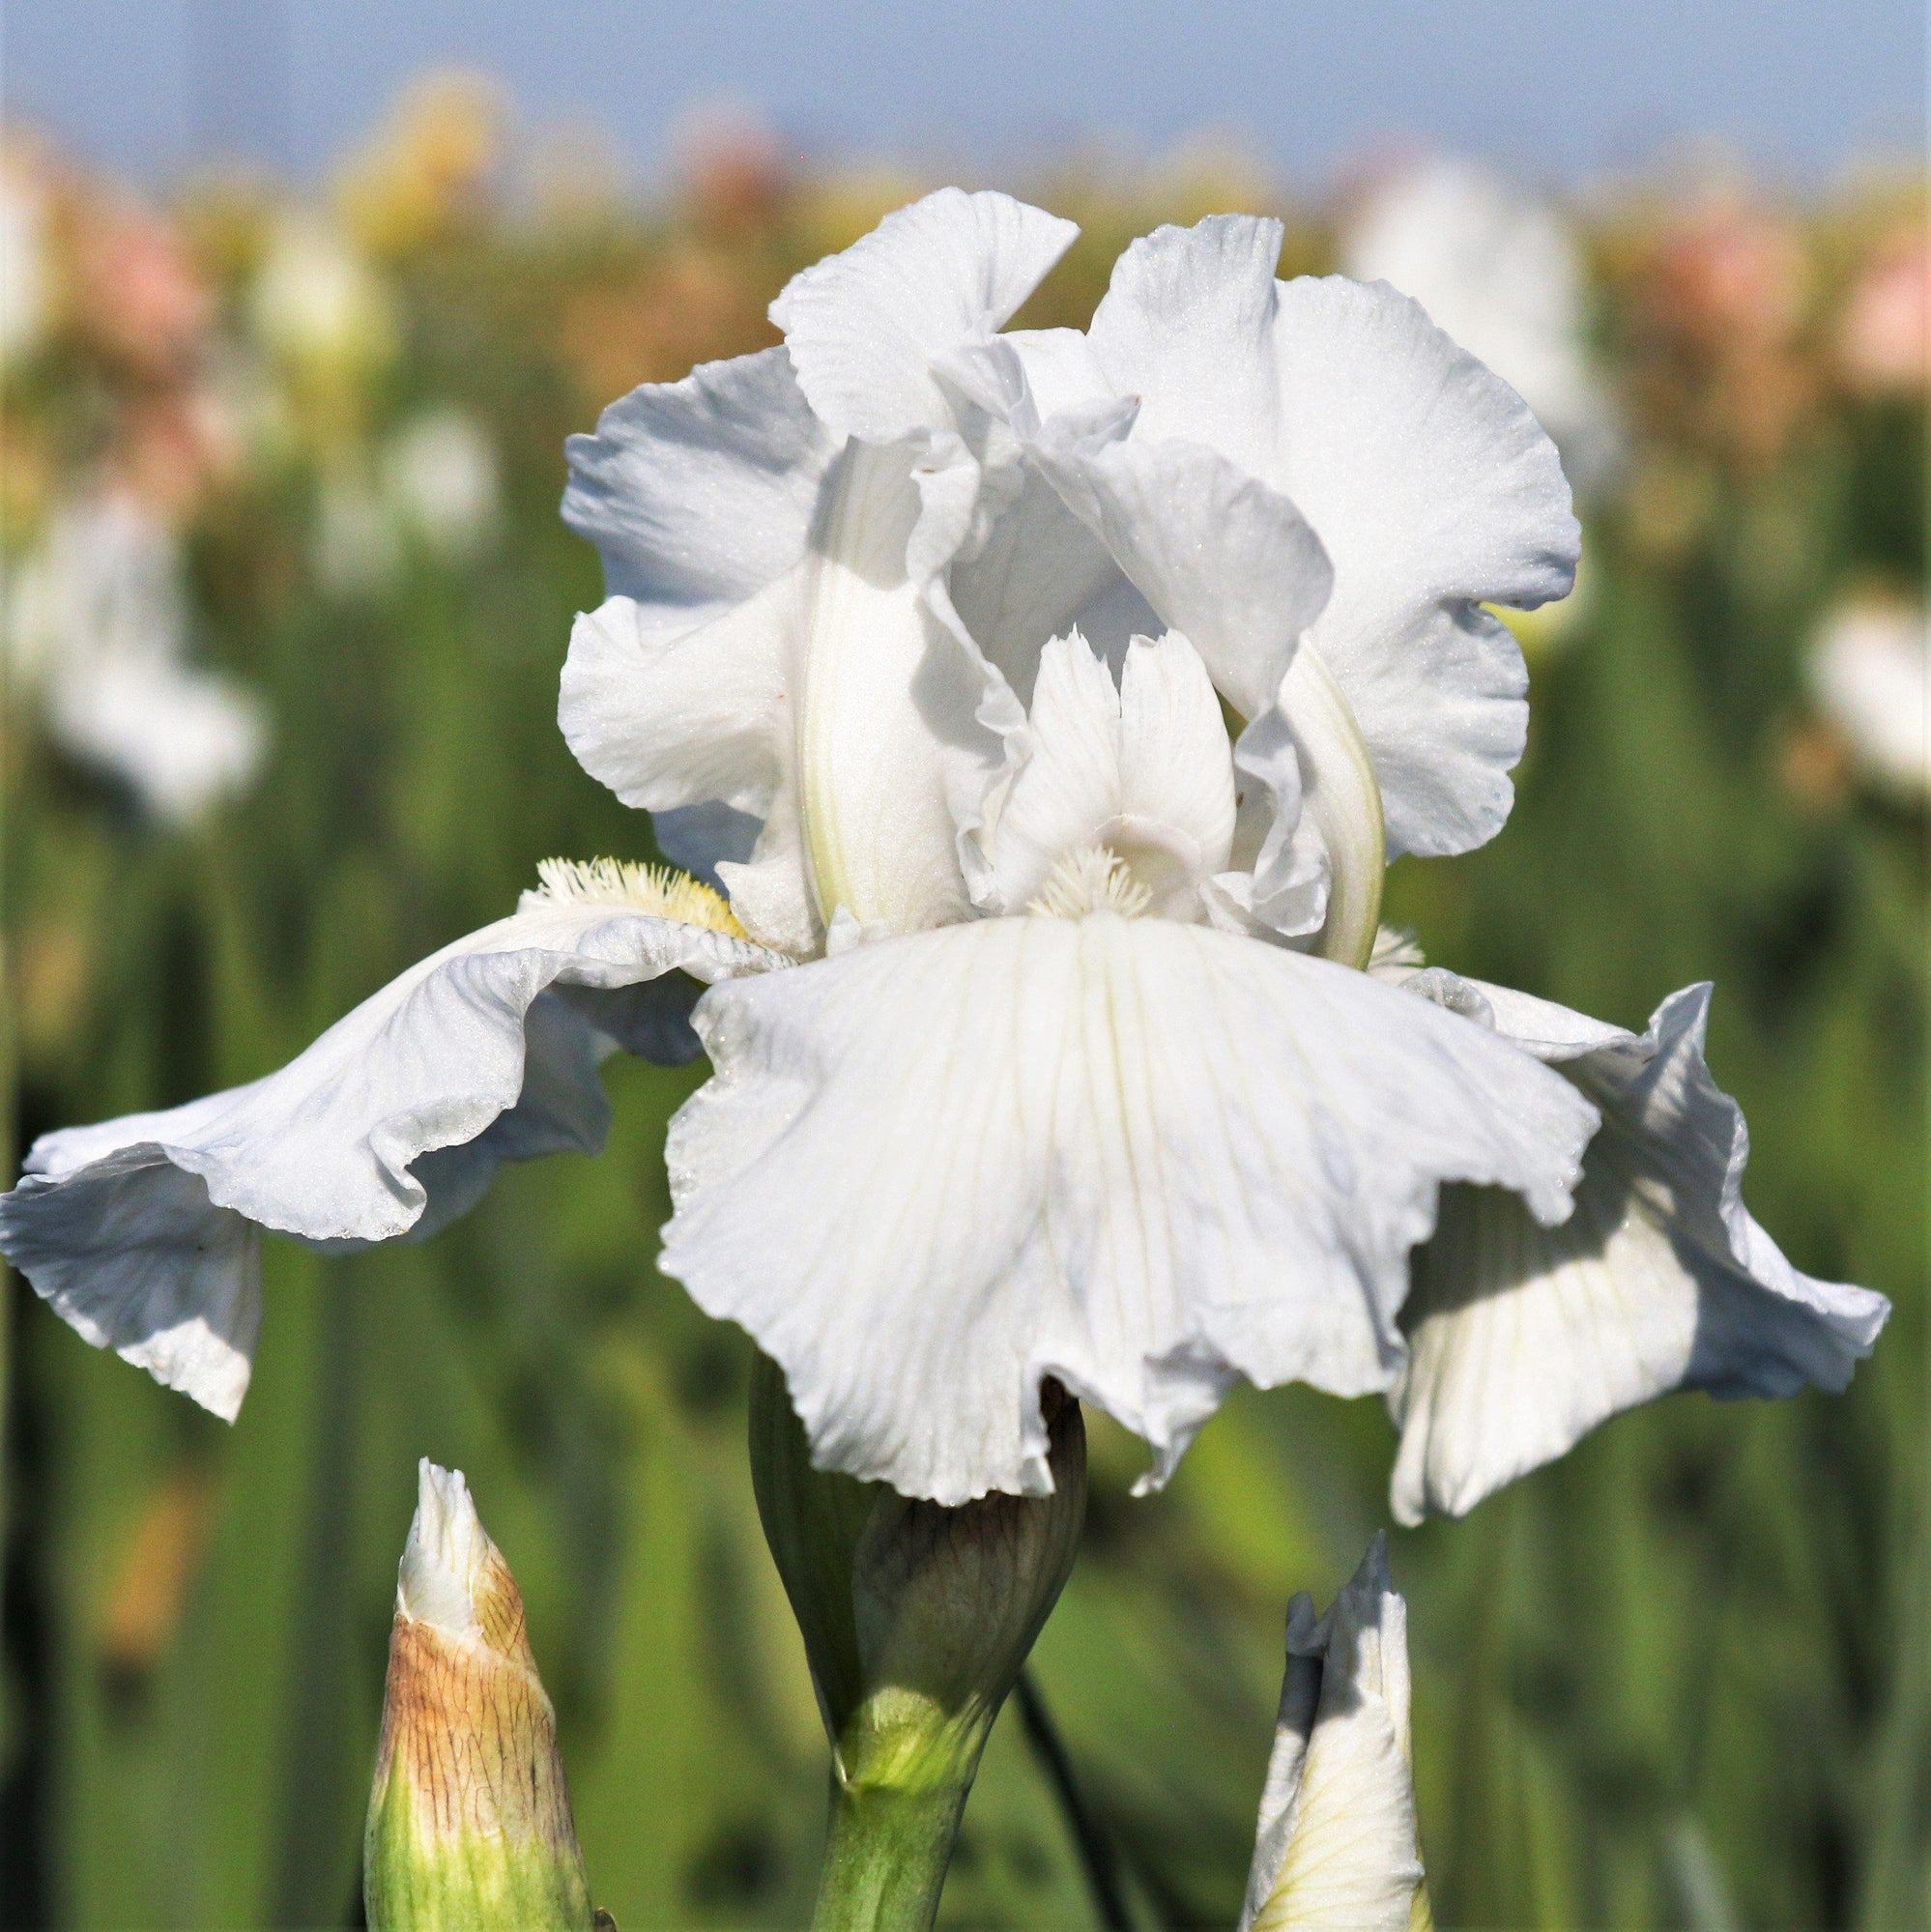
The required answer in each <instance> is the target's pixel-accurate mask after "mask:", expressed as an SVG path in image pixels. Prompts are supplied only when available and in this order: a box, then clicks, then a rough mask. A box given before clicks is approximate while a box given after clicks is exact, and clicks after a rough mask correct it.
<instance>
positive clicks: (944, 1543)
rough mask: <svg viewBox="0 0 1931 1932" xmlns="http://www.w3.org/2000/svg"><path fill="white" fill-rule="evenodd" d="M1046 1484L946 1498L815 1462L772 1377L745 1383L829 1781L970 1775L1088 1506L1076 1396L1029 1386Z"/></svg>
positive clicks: (768, 1524) (764, 1498)
mask: <svg viewBox="0 0 1931 1932" xmlns="http://www.w3.org/2000/svg"><path fill="white" fill-rule="evenodd" d="M1042 1406H1043V1409H1044V1417H1045V1421H1046V1424H1047V1428H1048V1432H1049V1437H1050V1441H1051V1450H1050V1456H1049V1467H1050V1468H1051V1470H1052V1482H1053V1492H1052V1495H1050V1496H1008V1495H1002V1494H997V1493H994V1494H993V1495H989V1496H984V1497H981V1498H980V1499H979V1500H978V1501H977V1502H973V1503H966V1504H964V1505H962V1506H960V1507H958V1508H946V1507H944V1506H942V1505H940V1504H937V1503H930V1502H921V1501H919V1500H917V1499H916V1498H912V1497H908V1496H902V1495H900V1494H899V1493H898V1492H897V1491H896V1490H894V1489H891V1488H888V1487H887V1486H886V1485H884V1484H882V1483H860V1482H857V1481H855V1480H854V1479H853V1478H851V1477H849V1476H840V1475H835V1474H832V1473H830V1472H827V1471H825V1470H821V1469H815V1468H813V1467H812V1463H811V1452H810V1447H809V1445H808V1444H807V1442H806V1440H805V1433H804V1429H803V1427H801V1426H800V1425H799V1423H798V1420H797V1417H796V1416H795V1414H794V1413H793V1409H792V1404H791V1399H790V1398H789V1396H788V1394H787V1393H786V1389H785V1383H784V1376H783V1374H782V1372H781V1371H780V1370H779V1369H778V1368H777V1366H776V1365H775V1364H774V1363H772V1362H770V1361H768V1360H764V1359H763V1358H761V1359H760V1362H759V1364H758V1370H757V1374H756V1377H755V1380H754V1383H753V1390H752V1404H751V1468H752V1475H753V1479H754V1481H755V1484H756V1486H757V1492H758V1508H759V1513H760V1514H761V1515H762V1517H763V1518H764V1534H765V1537H766V1539H767V1540H768V1542H769V1543H770V1545H771V1553H772V1555H773V1556H774V1557H775V1558H776V1560H777V1565H778V1572H779V1574H780V1575H781V1576H782V1577H783V1578H784V1583H785V1589H786V1592H787V1594H788V1595H789V1596H790V1598H791V1600H792V1608H793V1612H794V1613H795V1615H796V1617H797V1620H798V1627H799V1629H800V1630H801V1631H802V1632H803V1635H804V1640H805V1653H806V1656H807V1658H809V1659H810V1663H811V1671H812V1680H813V1682H814V1684H815V1685H816V1686H817V1687H818V1694H819V1703H820V1706H821V1709H822V1711H823V1713H824V1720H825V1728H826V1729H827V1730H828V1731H829V1732H830V1734H831V1742H832V1748H833V1751H834V1754H835V1756H836V1760H837V1768H838V1773H839V1777H840V1780H841V1781H842V1782H846V1783H857V1782H871V1781H879V1782H886V1783H890V1782H896V1781H898V1780H900V1779H901V1778H902V1777H903V1778H909V1779H911V1780H913V1781H923V1780H924V1779H925V1778H926V1777H927V1776H928V1775H930V1776H932V1777H934V1778H937V1779H943V1780H948V1781H949V1780H953V1779H960V1778H963V1780H964V1781H965V1782H966V1783H969V1781H970V1779H971V1775H972V1773H973V1770H974V1769H975V1768H976V1766H977V1762H978V1755H979V1750H980V1748H981V1746H982V1745H984V1743H985V1739H986V1735H987V1733H988V1732H989V1731H990V1730H991V1728H992V1723H993V1719H994V1717H995V1716H997V1715H998V1711H999V1707H1000V1705H1001V1704H1003V1703H1004V1702H1005V1699H1006V1694H1007V1692H1008V1691H1010V1690H1011V1689H1012V1687H1013V1685H1014V1683H1015V1682H1016V1681H1017V1680H1018V1677H1019V1673H1020V1668H1021V1666H1022V1665H1023V1663H1024V1662H1025V1659H1026V1656H1027V1654H1028V1653H1029V1652H1030V1651H1031V1649H1032V1646H1033V1640H1034V1639H1035V1638H1036V1637H1037V1636H1038V1635H1039V1632H1040V1629H1041V1627H1042V1626H1043V1625H1044V1624H1045V1622H1046V1619H1047V1616H1048V1615H1049V1613H1050V1612H1051V1611H1052V1606H1053V1604H1054V1603H1055V1602H1056V1601H1057V1600H1058V1597H1059V1592H1060V1590H1061V1589H1062V1587H1063V1586H1064V1585H1065V1582H1066V1578H1067V1575H1068V1574H1069V1572H1071V1570H1072V1568H1073V1558H1074V1554H1075V1551H1076V1550H1077V1549H1078V1546H1079V1542H1080V1530H1081V1523H1082V1521H1083V1520H1084V1516H1085V1509H1086V1434H1085V1426H1084V1423H1083V1422H1082V1420H1081V1414H1080V1404H1079V1403H1078V1402H1077V1401H1075V1400H1074V1399H1073V1398H1072V1397H1071V1396H1069V1395H1067V1394H1066V1392H1065V1391H1064V1390H1063V1389H1061V1388H1060V1386H1059V1385H1058V1384H1057V1383H1056V1382H1048V1383H1047V1384H1046V1385H1045V1387H1044V1389H1043V1391H1042Z"/></svg>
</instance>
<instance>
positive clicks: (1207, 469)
mask: <svg viewBox="0 0 1931 1932" xmlns="http://www.w3.org/2000/svg"><path fill="white" fill-rule="evenodd" d="M1051 430H1052V424H1048V425H1047V431H1048V432H1050V431H1051ZM1031 453H1032V457H1033V460H1034V461H1035V462H1036V463H1037V464H1038V466H1039V468H1040V469H1041V471H1042V472H1043V473H1044V474H1045V475H1046V476H1048V477H1049V478H1050V479H1051V481H1052V484H1053V487H1054V488H1055V489H1057V490H1058V492H1059V494H1060V496H1061V497H1062V498H1063V499H1064V500H1065V503H1066V505H1067V507H1068V508H1069V509H1071V510H1072V511H1073V513H1074V514H1075V515H1076V516H1078V517H1079V518H1080V519H1081V521H1082V522H1083V523H1085V524H1086V526H1087V527H1088V528H1089V529H1090V530H1092V531H1093V532H1094V533H1095V534H1096V535H1098V536H1099V537H1100V539H1101V540H1102V541H1103V542H1104V543H1105V544H1106V546H1107V548H1108V550H1109V551H1110V552H1111V554H1112V556H1113V559H1114V561H1115V562H1117V563H1118V564H1119V567H1120V569H1121V570H1122V571H1123V572H1124V573H1125V574H1126V576H1127V577H1128V578H1129V579H1130V580H1131V582H1132V583H1133V584H1134V586H1135V587H1136V588H1137V589H1138V591H1140V593H1141V594H1142V595H1143V596H1144V597H1145V598H1146V601H1147V602H1148V603H1149V604H1150V605H1151V606H1152V607H1153V609H1154V610H1155V611H1156V612H1157V613H1158V614H1159V617H1160V620H1161V622H1162V623H1163V624H1165V625H1166V626H1167V627H1168V628H1169V629H1172V630H1177V631H1181V632H1183V633H1184V634H1185V635H1186V636H1187V638H1188V639H1189V640H1191V642H1192V643H1193V646H1194V648H1195V649H1196V650H1197V651H1198V652H1199V653H1200V656H1201V658H1202V659H1203V660H1204V661H1205V663H1206V666H1207V670H1208V671H1209V673H1210V674H1211V675H1212V677H1213V680H1214V684H1215V686H1216V688H1217V689H1218V690H1220V691H1221V692H1222V693H1224V694H1225V697H1226V698H1227V700H1228V702H1229V703H1230V704H1232V705H1233V706H1234V707H1235V708H1236V709H1237V710H1238V711H1239V712H1240V713H1241V714H1242V716H1244V717H1248V718H1252V717H1254V716H1255V715H1256V714H1257V713H1258V712H1260V711H1261V710H1263V709H1264V708H1265V707H1266V706H1268V705H1269V704H1270V703H1272V701H1273V699H1274V696H1275V693H1276V692H1277V691H1278V690H1279V688H1280V685H1281V679H1282V677H1283V674H1284V673H1285V671H1286V669H1287V665H1288V661H1289V660H1290V658H1291V657H1292V656H1293V653H1294V647H1295V645H1296V643H1297V642H1298V641H1299V639H1300V636H1301V633H1302V632H1303V631H1305V630H1306V629H1307V628H1308V627H1309V625H1311V623H1312V622H1313V621H1314V619H1315V618H1316V617H1317V616H1318V615H1319V613H1320V610H1321V607H1322V606H1323V604H1325V602H1326V601H1327V597H1328V592H1329V590H1330V588H1331V587H1332V583H1333V574H1332V572H1331V570H1330V569H1329V566H1328V560H1327V557H1326V554H1325V553H1324V552H1323V550H1322V548H1321V544H1320V541H1319V539H1318V538H1317V537H1316V536H1315V534H1314V533H1313V532H1312V531H1311V529H1310V528H1309V527H1308V524H1307V522H1306V520H1305V519H1304V518H1303V517H1302V515H1301V513H1300V511H1299V510H1298V509H1297V508H1296V507H1295V506H1294V505H1293V504H1291V503H1289V502H1288V501H1287V500H1286V498H1284V497H1283V496H1281V495H1279V494H1277V493H1276V492H1275V491H1273V490H1271V489H1269V488H1267V487H1266V486H1265V485H1264V484H1262V483H1259V482H1256V481H1255V480H1254V477H1253V476H1250V475H1248V474H1247V473H1245V472H1244V471H1242V470H1240V469H1239V468H1237V467H1236V466H1235V465H1234V464H1232V463H1230V462H1228V461H1227V459H1226V458H1225V456H1222V455H1220V454H1218V453H1217V452H1216V451H1214V450H1212V449H1210V448H1208V447H1206V446H1205V445H1203V444H1198V443H1180V442H1165V443H1143V442H1141V441H1140V440H1138V435H1136V436H1135V438H1134V439H1132V440H1130V441H1128V442H1125V443H1114V444H1109V445H1106V446H1103V447H1097V448H1095V447H1089V446H1083V445H1079V444H1074V443H1071V442H1066V441H1060V440H1057V439H1055V438H1053V437H1052V435H1051V434H1050V433H1043V440H1042V441H1041V442H1039V443H1038V444H1036V445H1034V446H1033V448H1032V451H1031Z"/></svg>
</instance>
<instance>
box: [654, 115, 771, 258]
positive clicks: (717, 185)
mask: <svg viewBox="0 0 1931 1932" xmlns="http://www.w3.org/2000/svg"><path fill="white" fill-rule="evenodd" d="M670 145H671V155H672V160H673V164H674V166H675V168H676V170H677V178H678V181H679V182H680V184H681V185H682V187H683V188H684V191H685V193H686V194H687V195H688V196H689V199H690V202H691V205H692V208H693V211H694V212H695V214H696V215H697V216H698V218H699V220H700V221H701V222H703V223H705V224H706V225H707V226H710V227H716V228H745V227H754V228H755V227H759V226H762V225H763V224H764V222H765V221H767V220H769V218H770V217H771V216H772V215H773V213H774V212H775V211H776V209H777V206H778V203H779V202H780V201H781V200H782V199H783V197H784V195H785V192H786V190H787V189H788V188H789V187H790V186H791V172H790V169H789V168H788V167H787V165H786V161H785V152H784V148H783V145H782V144H781V143H780V141H779V139H778V135H777V132H776V130H774V129H773V128H772V126H771V124H770V123H769V121H767V120H766V119H765V118H764V115H763V114H761V113H760V112H759V111H758V110H757V109H756V108H755V107H750V106H747V105H745V104H744V103H743V102H741V101H707V102H705V103H703V104H702V105H700V106H697V107H694V108H690V109H687V110H686V111H685V113H683V114H682V115H681V116H679V118H678V120H677V125H676V126H675V127H674V128H673V129H672V130H671V143H670Z"/></svg>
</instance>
